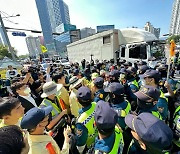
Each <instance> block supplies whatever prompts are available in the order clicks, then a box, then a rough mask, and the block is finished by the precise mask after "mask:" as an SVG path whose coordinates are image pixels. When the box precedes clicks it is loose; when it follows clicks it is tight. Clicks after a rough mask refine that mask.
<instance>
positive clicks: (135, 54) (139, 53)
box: [129, 45, 147, 59]
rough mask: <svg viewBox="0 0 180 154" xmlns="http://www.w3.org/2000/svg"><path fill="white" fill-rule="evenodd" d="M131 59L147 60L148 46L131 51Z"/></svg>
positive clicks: (134, 48) (137, 47)
mask: <svg viewBox="0 0 180 154" xmlns="http://www.w3.org/2000/svg"><path fill="white" fill-rule="evenodd" d="M129 58H135V59H147V52H146V46H145V45H144V46H136V47H133V48H130V49H129Z"/></svg>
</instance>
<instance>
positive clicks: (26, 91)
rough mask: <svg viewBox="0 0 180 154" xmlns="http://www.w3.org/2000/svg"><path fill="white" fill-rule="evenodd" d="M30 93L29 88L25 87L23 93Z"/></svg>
mask: <svg viewBox="0 0 180 154" xmlns="http://www.w3.org/2000/svg"><path fill="white" fill-rule="evenodd" d="M30 92H31V89H30V88H29V87H27V88H26V89H25V90H24V93H25V94H27V95H29V94H30Z"/></svg>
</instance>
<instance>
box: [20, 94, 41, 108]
mask: <svg viewBox="0 0 180 154" xmlns="http://www.w3.org/2000/svg"><path fill="white" fill-rule="evenodd" d="M20 96H21V95H20ZM21 97H23V98H24V99H26V100H28V101H29V102H31V103H32V104H33V105H34V106H35V107H38V106H37V104H36V102H35V100H34V98H32V97H31V95H28V96H21Z"/></svg>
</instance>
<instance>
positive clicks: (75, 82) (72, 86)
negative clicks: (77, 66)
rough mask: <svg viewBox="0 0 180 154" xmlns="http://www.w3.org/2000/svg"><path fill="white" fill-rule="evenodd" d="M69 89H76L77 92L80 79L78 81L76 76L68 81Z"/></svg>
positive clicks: (80, 84) (80, 82)
mask: <svg viewBox="0 0 180 154" xmlns="http://www.w3.org/2000/svg"><path fill="white" fill-rule="evenodd" d="M69 84H70V87H69V89H76V90H78V89H79V88H80V87H81V86H82V79H79V78H78V77H77V76H73V77H72V78H71V79H70V80H69Z"/></svg>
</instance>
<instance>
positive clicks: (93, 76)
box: [91, 72, 99, 81]
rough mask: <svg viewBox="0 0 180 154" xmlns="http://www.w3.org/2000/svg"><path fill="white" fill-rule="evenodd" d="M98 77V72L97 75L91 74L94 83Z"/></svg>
mask: <svg viewBox="0 0 180 154" xmlns="http://www.w3.org/2000/svg"><path fill="white" fill-rule="evenodd" d="M98 76H99V74H98V73H96V72H95V73H92V74H91V80H92V81H94V80H95V79H96V78H97V77H98Z"/></svg>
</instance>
